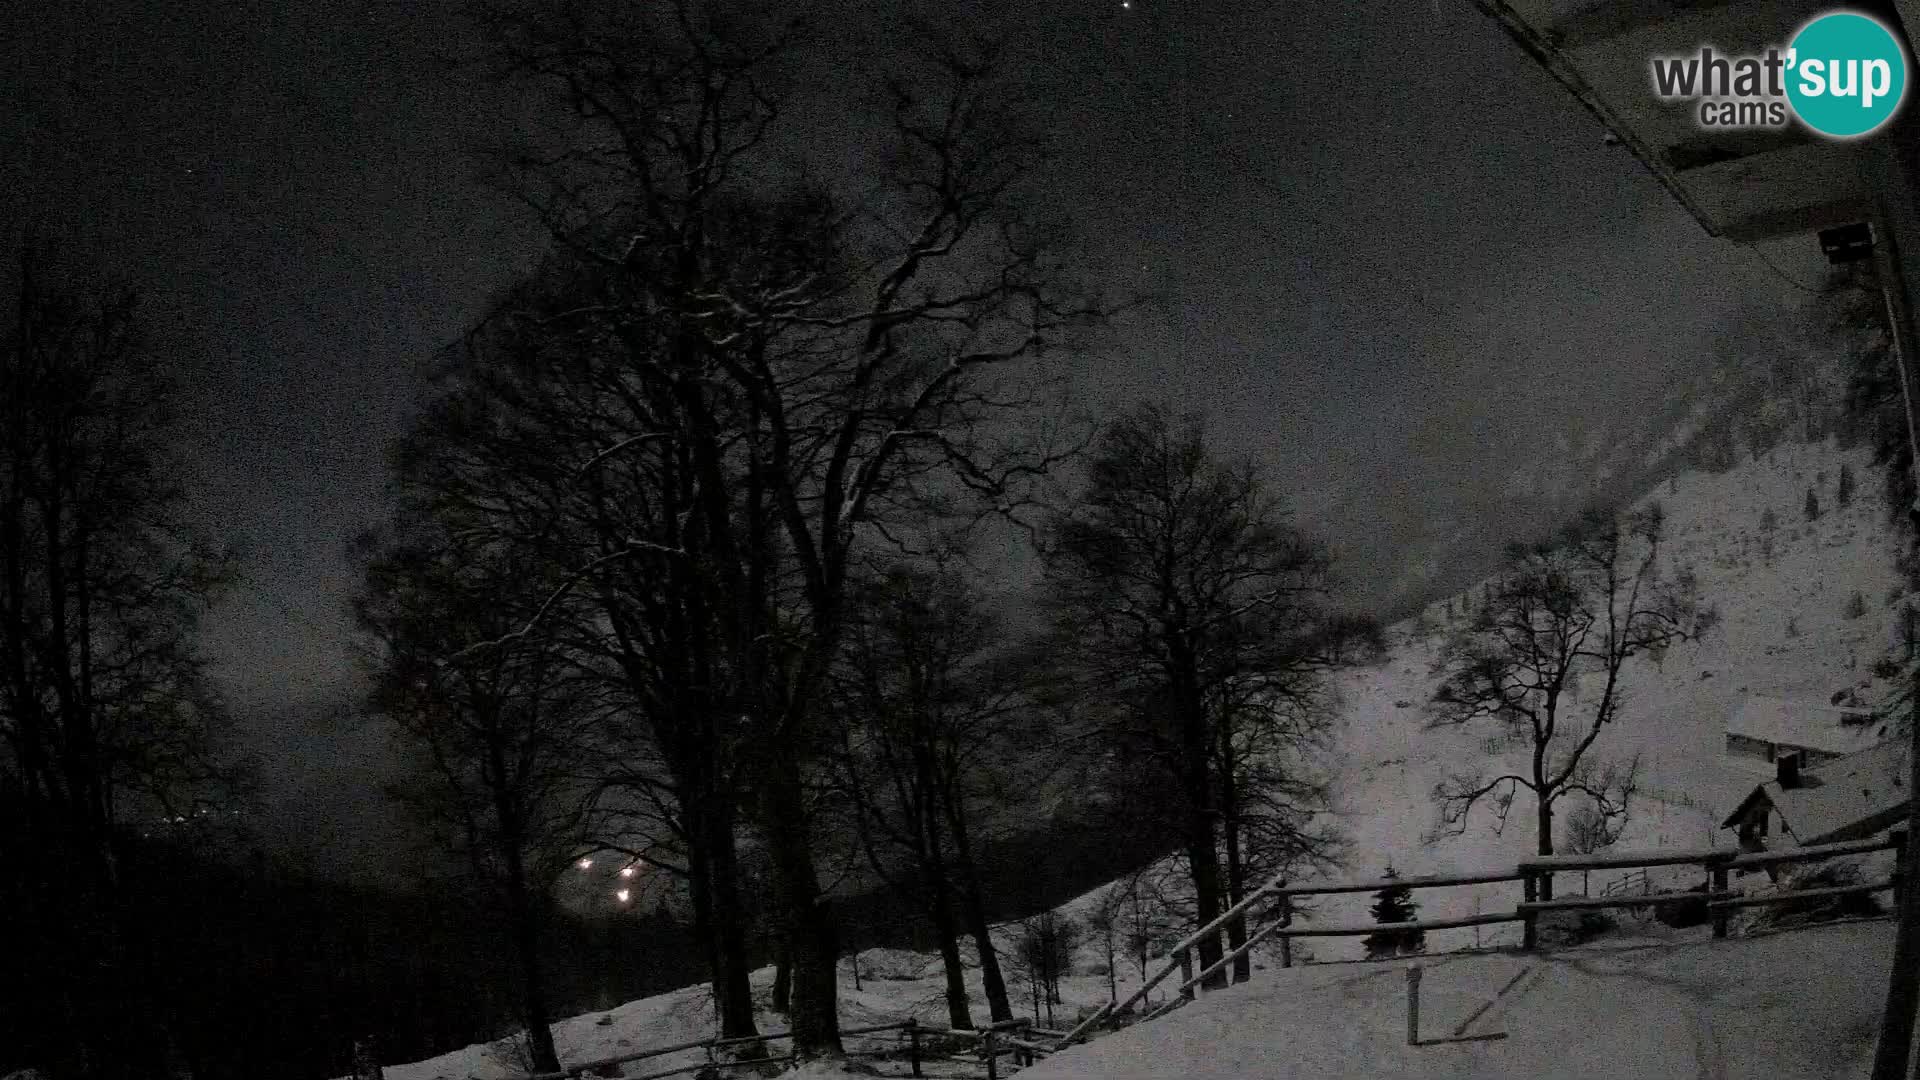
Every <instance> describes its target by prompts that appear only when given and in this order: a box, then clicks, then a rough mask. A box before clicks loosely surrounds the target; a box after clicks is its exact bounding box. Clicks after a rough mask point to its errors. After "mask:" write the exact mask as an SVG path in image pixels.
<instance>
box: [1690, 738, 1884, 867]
mask: <svg viewBox="0 0 1920 1080" xmlns="http://www.w3.org/2000/svg"><path fill="white" fill-rule="evenodd" d="M1907 796H1908V785H1907V748H1906V745H1905V744H1904V743H1902V742H1900V741H1899V740H1894V741H1892V742H1884V743H1881V744H1880V745H1879V746H1876V747H1873V748H1872V749H1870V750H1863V751H1861V752H1859V753H1857V754H1850V755H1848V756H1846V757H1843V758H1841V759H1839V760H1838V761H1830V762H1828V763H1826V764H1825V765H1822V766H1820V767H1818V768H1814V769H1808V770H1806V771H1805V772H1803V773H1801V774H1800V786H1799V787H1795V788H1783V787H1781V786H1780V783H1779V781H1777V780H1775V781H1770V782H1768V783H1765V784H1761V785H1760V786H1759V787H1757V788H1755V789H1754V790H1753V794H1751V795H1749V796H1747V798H1746V801H1744V802H1742V803H1741V804H1740V809H1739V810H1736V811H1734V814H1733V816H1732V817H1729V818H1728V819H1727V822H1726V824H1725V825H1723V826H1722V827H1723V828H1726V827H1731V826H1732V825H1733V824H1734V823H1735V822H1736V821H1737V820H1738V819H1739V817H1740V816H1741V814H1743V813H1744V812H1745V810H1746V808H1747V806H1748V805H1750V804H1751V803H1752V802H1753V800H1754V799H1756V798H1765V799H1766V800H1767V801H1768V802H1770V803H1772V804H1773V808H1774V810H1776V811H1777V812H1778V813H1779V814H1780V818H1781V820H1782V821H1784V822H1785V823H1786V826H1787V831H1788V832H1789V833H1791V834H1792V836H1793V838H1794V839H1795V840H1796V841H1798V842H1800V843H1801V844H1803V845H1804V844H1820V843H1827V842H1830V841H1838V840H1852V839H1856V838H1858V837H1860V836H1870V835H1872V834H1873V833H1876V832H1879V831H1880V830H1881V829H1884V828H1886V827H1887V826H1889V825H1891V824H1893V823H1894V820H1896V819H1897V818H1898V817H1899V814H1900V813H1901V811H1902V809H1903V808H1904V807H1905V806H1906V805H1907Z"/></svg>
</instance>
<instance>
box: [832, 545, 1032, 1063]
mask: <svg viewBox="0 0 1920 1080" xmlns="http://www.w3.org/2000/svg"><path fill="white" fill-rule="evenodd" d="M1004 641H1005V637H1004V633H1003V631H1002V629H1001V628H1000V626H999V624H998V620H996V619H993V618H991V617H990V616H989V615H987V614H986V613H985V612H984V611H983V610H982V606H981V603H980V600H979V598H978V597H977V596H975V595H974V594H973V592H972V590H970V589H968V588H967V587H966V586H965V585H964V584H963V583H962V582H961V581H960V580H959V578H958V577H957V576H956V575H955V574H954V572H953V571H952V570H951V569H946V568H942V569H937V570H934V571H931V572H927V571H914V570H910V569H908V568H905V567H896V568H894V569H892V570H890V571H889V572H887V573H886V574H885V575H884V576H883V577H881V578H880V580H878V581H875V582H873V583H871V584H870V585H869V586H868V587H867V588H865V589H863V590H861V592H860V594H859V595H858V597H857V599H856V602H855V606H854V610H853V614H852V615H851V617H850V621H849V626H848V629H847V635H846V642H845V649H844V663H843V664H842V665H841V668H842V674H841V675H840V677H839V678H838V679H837V683H838V692H837V695H836V697H837V700H838V702H839V703H840V707H839V708H838V709H837V710H836V711H837V712H839V713H840V715H841V716H842V717H843V720H844V726H843V729H842V739H843V748H842V752H841V753H840V755H839V761H838V765H839V769H840V771H841V773H842V774H843V779H844V781H845V783H844V790H845V792H846V793H847V794H848V796H849V797H850V799H851V801H852V804H853V807H854V814H855V820H854V828H855V831H856V832H857V833H858V835H859V836H860V838H861V841H862V844H863V847H864V848H865V851H866V853H867V856H868V859H869V862H870V863H871V865H872V866H873V867H874V868H875V869H876V870H877V871H879V872H880V873H881V874H882V876H883V877H886V878H887V879H888V880H890V881H892V882H893V883H894V884H895V885H896V887H899V888H901V889H903V890H904V891H906V892H907V893H909V894H910V895H912V896H914V897H916V898H917V899H918V900H919V901H920V903H921V905H922V907H923V909H924V910H925V911H926V913H927V915H928V917H929V919H930V921H931V922H932V924H933V927H934V930H935V935H936V938H937V940H938V942H939V946H940V954H941V958H942V960H943V962H944V966H945V971H946V996H947V1005H948V1013H949V1020H950V1022H951V1023H952V1024H953V1026H954V1027H956V1028H970V1027H972V1026H973V1021H972V1018H971V1017H970V1015H969V1014H968V1008H967V996H966V985H965V972H964V968H963V966H962V962H961V958H960V949H959V940H958V939H959V937H960V935H961V933H962V932H963V924H965V930H964V932H972V931H973V930H974V929H975V914H976V912H979V918H978V923H977V925H978V928H979V929H980V930H981V931H982V932H984V931H985V929H986V928H985V918H984V911H983V901H982V898H981V897H980V895H979V882H978V877H977V875H976V874H975V873H974V872H973V867H972V864H971V858H970V854H971V853H970V851H969V852H968V855H969V857H968V858H967V859H964V860H963V859H962V858H961V857H960V856H961V850H960V839H961V837H963V836H965V835H966V834H967V833H968V832H969V830H968V823H969V820H970V818H971V816H972V814H971V803H972V798H971V796H972V793H973V792H974V790H976V788H977V784H976V780H977V779H978V777H979V776H980V774H981V773H982V772H984V771H987V770H990V769H991V768H992V755H993V753H994V751H995V750H996V749H998V748H1001V747H1003V746H1004V745H1005V740H1004V738H1003V736H1004V729H1005V727H1006V725H1008V724H1009V723H1012V722H1014V721H1015V720H1016V718H1017V717H1019V716H1020V715H1021V706H1022V704H1023V700H1022V689H1023V687H1022V680H1021V679H1020V678H1019V676H1018V673H1017V672H1015V671H1014V670H1013V668H1012V666H1011V665H1010V664H1008V663H1007V662H1006V660H1007V659H1008V656H1007V653H1008V650H1007V649H1006V648H1004V646H1003V643H1004ZM900 860H904V861H905V863H906V866H907V868H908V870H907V873H906V875H905V876H902V875H900V874H898V873H896V872H895V869H894V863H895V862H897V861H900ZM975 943H976V945H977V946H979V948H980V962H981V967H982V975H983V979H984V981H985V983H986V990H987V997H988V1002H989V1008H990V1010H991V1013H992V1015H993V1019H994V1020H996V1021H998V1020H1003V1019H1010V1018H1011V1016H1012V1007H1011V1004H1010V1002H1008V1000H1007V994H1006V985H1005V981H1004V979H1003V977H1002V975H1001V972H1000V965H999V959H998V956H997V954H996V953H995V951H994V950H993V948H992V945H991V937H990V936H987V937H986V938H984V940H983V939H982V938H980V937H979V936H976V942H975Z"/></svg>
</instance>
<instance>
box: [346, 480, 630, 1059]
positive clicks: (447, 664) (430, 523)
mask: <svg viewBox="0 0 1920 1080" xmlns="http://www.w3.org/2000/svg"><path fill="white" fill-rule="evenodd" d="M472 535H474V534H473V533H471V532H463V530H461V529H460V528H458V523H457V522H450V521H444V520H442V521H434V520H431V519H429V520H417V519H416V520H413V521H407V520H405V519H404V518H403V520H402V522H401V524H400V526H399V528H398V529H397V530H396V535H393V536H390V537H378V536H372V537H368V538H367V539H365V540H364V541H363V542H362V550H363V551H364V552H365V554H366V555H367V570H366V588H365V592H364V593H363V595H362V596H361V598H360V599H359V601H358V602H357V604H356V608H357V612H358V615H359V619H360V623H361V626H362V628H363V629H364V630H366V631H367V632H368V633H369V634H371V635H372V637H373V639H374V642H375V648H376V650H377V652H376V654H375V655H374V656H373V657H372V658H371V659H372V666H373V676H374V691H373V694H372V696H371V699H370V703H371V705H372V707H373V709H374V710H375V712H377V713H378V714H379V715H381V716H383V717H384V718H386V719H387V720H388V721H389V722H390V723H391V724H392V725H393V727H394V728H395V729H396V730H397V731H398V732H399V733H400V735H401V736H402V738H403V739H404V740H405V741H406V742H408V743H409V744H411V745H412V746H413V747H414V748H415V749H416V750H418V751H419V752H420V754H421V755H422V757H423V759H424V762H425V770H424V771H425V774H426V775H425V777H424V782H422V783H419V784H414V785H411V786H409V787H408V788H407V789H405V791H404V793H403V795H404V800H405V801H406V802H407V803H408V804H409V805H410V806H411V807H412V808H413V809H414V810H415V811H417V812H418V813H420V814H421V815H422V817H423V818H424V820H425V821H426V822H427V823H428V824H429V825H430V826H433V827H434V828H436V830H437V831H443V832H446V833H447V834H448V835H447V839H448V840H449V841H451V845H452V847H453V848H454V850H458V851H462V852H464V853H465V855H466V856H467V858H468V860H469V861H470V863H471V865H472V868H473V871H474V874H475V877H476V878H477V879H478V880H479V881H480V882H481V883H482V885H483V886H484V887H485V888H486V890H487V893H488V895H489V896H490V897H491V898H492V899H493V900H494V902H495V905H496V909H497V910H498V911H499V912H500V914H501V915H502V916H504V918H505V920H506V930H507V938H508V943H509V947H510V951H511V953H512V955H513V957H514V959H515V962H516V964H517V966H518V970H519V980H518V981H519V985H518V998H519V1001H520V1015H521V1020H522V1022H523V1023H524V1024H525V1025H526V1030H527V1045H528V1049H529V1051H530V1059H529V1061H528V1065H529V1066H530V1067H531V1068H532V1070H533V1071H535V1072H555V1071H558V1070H559V1068H560V1064H559V1059H558V1057H557V1056H556V1054H555V1051H554V1045H553V1033H552V1030H551V1028H550V1027H549V1026H548V1025H549V1019H550V1016H549V1006H548V1000H547V987H546V977H545V970H544V965H543V960H542V955H541V949H542V945H541V939H542V927H543V924H544V923H545V921H546V918H547V915H548V908H549V895H548V894H549V889H550V888H551V886H552V883H553V881H554V879H555V877H556V876H557V875H558V874H559V872H560V871H561V870H562V869H563V868H565V867H566V866H567V865H568V864H569V863H570V862H571V861H572V859H573V849H574V846H575V845H576V844H577V843H578V837H579V828H580V822H581V815H582V808H583V807H584V805H585V803H586V797H585V796H586V790H585V786H584V784H583V781H582V778H583V776H584V775H585V772H584V766H585V765H586V759H587V758H588V756H589V755H590V754H591V753H592V752H593V750H594V742H593V739H592V736H593V734H594V732H595V729H596V728H597V727H598V726H599V720H600V714H601V711H602V705H601V703H600V701H599V700H597V696H596V693H595V691H596V690H597V684H595V683H593V682H591V681H589V680H587V679H585V678H583V677H581V676H580V675H578V674H577V672H575V671H574V670H573V667H572V665H571V664H569V663H568V661H567V660H566V658H565V657H564V656H563V655H561V654H560V653H559V652H558V651H557V650H552V649H549V648H546V647H545V646H544V644H543V643H541V642H537V641H530V640H526V639H519V640H516V641H515V642H514V643H513V644H511V645H507V646H502V647H498V648H493V649H486V650H467V649H466V648H465V647H466V646H467V645H468V644H469V643H471V642H473V641H484V640H490V639H495V638H498V637H500V636H502V635H504V634H507V633H510V632H511V631H512V629H513V628H514V627H516V626H518V625H520V624H521V623H523V622H524V621H525V619H526V618H527V616H528V614H529V613H530V611H531V610H532V605H533V604H536V603H538V602H539V601H540V600H541V599H542V598H543V596H544V592H545V590H543V589H542V588H541V579H540V577H539V576H538V573H537V571H536V572H535V573H531V574H530V573H528V568H526V567H524V566H522V565H516V564H515V563H512V562H506V561H502V560H500V559H498V558H497V557H490V555H489V552H488V551H487V550H486V546H485V545H471V544H467V543H463V539H465V538H467V537H471V536H472ZM450 658H451V659H450Z"/></svg>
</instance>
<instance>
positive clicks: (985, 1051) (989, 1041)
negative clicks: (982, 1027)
mask: <svg viewBox="0 0 1920 1080" xmlns="http://www.w3.org/2000/svg"><path fill="white" fill-rule="evenodd" d="M980 1053H981V1055H982V1056H983V1057H985V1058H986V1059H987V1080H1000V1052H999V1051H998V1050H996V1049H994V1046H993V1029H992V1028H991V1027H989V1028H988V1029H987V1033H986V1034H985V1035H984V1036H982V1037H981V1039H980Z"/></svg>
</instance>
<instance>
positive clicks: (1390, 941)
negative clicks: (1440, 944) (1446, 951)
mask: <svg viewBox="0 0 1920 1080" xmlns="http://www.w3.org/2000/svg"><path fill="white" fill-rule="evenodd" d="M1398 876H1399V875H1397V874H1395V873H1394V871H1393V867H1391V866H1389V867H1387V872H1386V874H1385V877H1386V878H1387V879H1388V880H1392V879H1393V878H1396V877H1398ZM1371 910H1372V912H1373V921H1374V922H1376V923H1380V924H1382V925H1386V924H1391V923H1406V922H1413V921H1414V919H1416V918H1417V917H1418V915H1419V911H1420V906H1419V905H1418V904H1416V903H1414V902H1413V890H1412V889H1409V888H1407V887H1406V886H1405V885H1389V886H1387V887H1386V888H1384V889H1381V890H1380V891H1379V892H1377V893H1374V894H1373V907H1372V909H1371ZM1361 944H1363V945H1365V946H1366V949H1367V959H1369V960H1379V959H1383V958H1386V957H1392V956H1404V955H1407V954H1409V953H1419V952H1425V951H1426V949H1427V934H1426V931H1424V930H1376V931H1374V932H1373V933H1371V934H1368V935H1367V936H1366V937H1365V938H1364V939H1362V941H1361Z"/></svg>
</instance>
